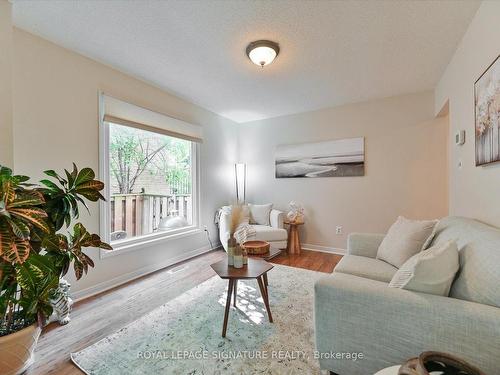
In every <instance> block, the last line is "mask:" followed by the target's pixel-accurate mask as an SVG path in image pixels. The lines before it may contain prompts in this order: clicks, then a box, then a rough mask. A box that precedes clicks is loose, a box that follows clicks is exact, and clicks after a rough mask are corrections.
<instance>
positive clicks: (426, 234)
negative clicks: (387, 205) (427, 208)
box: [377, 216, 437, 268]
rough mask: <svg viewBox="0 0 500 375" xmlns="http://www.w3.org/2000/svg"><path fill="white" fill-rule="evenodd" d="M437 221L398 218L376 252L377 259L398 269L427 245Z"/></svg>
mask: <svg viewBox="0 0 500 375" xmlns="http://www.w3.org/2000/svg"><path fill="white" fill-rule="evenodd" d="M436 224H437V220H409V219H406V218H404V217H403V216H400V217H398V219H397V220H396V222H395V223H394V224H392V226H391V227H390V229H389V231H388V232H387V235H386V236H385V237H384V239H383V241H382V243H381V244H380V246H379V248H378V251H377V259H380V260H383V261H384V262H387V263H389V264H392V265H393V266H395V267H397V268H399V267H401V266H402V265H403V263H404V262H406V261H407V260H408V259H410V258H411V257H412V256H413V255H415V254H417V253H419V252H420V251H422V250H423V249H424V248H425V245H427V244H428V242H429V240H430V237H431V235H432V234H433V230H434V227H435V226H436Z"/></svg>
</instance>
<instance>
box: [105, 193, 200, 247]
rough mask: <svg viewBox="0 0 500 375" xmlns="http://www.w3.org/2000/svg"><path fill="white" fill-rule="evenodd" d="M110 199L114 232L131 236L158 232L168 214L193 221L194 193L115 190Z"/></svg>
mask: <svg viewBox="0 0 500 375" xmlns="http://www.w3.org/2000/svg"><path fill="white" fill-rule="evenodd" d="M110 203H111V233H112V234H113V233H117V232H121V231H123V232H126V233H127V236H126V237H127V238H130V237H136V236H142V235H145V234H150V233H154V232H157V231H158V227H159V225H160V221H161V220H162V219H163V218H166V217H167V216H172V217H173V216H180V217H183V218H184V219H186V221H187V222H188V223H192V222H193V218H192V213H193V210H192V199H191V194H175V195H157V194H145V193H138V194H113V195H112V196H111V199H110ZM112 239H113V238H112Z"/></svg>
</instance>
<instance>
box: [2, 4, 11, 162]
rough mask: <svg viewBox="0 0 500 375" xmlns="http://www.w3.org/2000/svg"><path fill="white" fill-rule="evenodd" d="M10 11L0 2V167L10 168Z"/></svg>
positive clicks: (9, 8) (9, 7) (8, 5)
mask: <svg viewBox="0 0 500 375" xmlns="http://www.w3.org/2000/svg"><path fill="white" fill-rule="evenodd" d="M11 58H12V11H11V4H10V3H9V2H8V1H3V0H2V1H0V165H7V166H10V167H12V165H13V154H12V152H13V151H12V86H11V76H12V60H11Z"/></svg>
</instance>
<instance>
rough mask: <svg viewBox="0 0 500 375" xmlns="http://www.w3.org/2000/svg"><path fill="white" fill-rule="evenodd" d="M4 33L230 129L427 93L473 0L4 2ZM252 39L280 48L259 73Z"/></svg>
mask: <svg viewBox="0 0 500 375" xmlns="http://www.w3.org/2000/svg"><path fill="white" fill-rule="evenodd" d="M13 4H14V6H13V17H14V23H15V25H16V26H18V27H20V28H22V29H25V30H27V31H29V32H31V33H34V34H37V35H40V36H42V37H44V38H46V39H49V40H51V41H53V42H55V43H57V44H59V45H62V46H64V47H66V48H69V49H72V50H75V51H77V52H80V53H82V54H84V55H86V56H89V57H91V58H94V59H96V60H98V61H102V62H104V63H107V64H109V65H112V66H114V67H116V68H118V69H120V70H122V71H124V72H127V73H129V74H131V75H134V76H136V77H139V78H141V79H143V80H146V81H148V82H151V83H154V84H155V85H156V86H159V87H161V88H163V89H165V90H167V91H169V92H172V93H174V94H176V95H178V96H180V97H182V98H185V99H187V100H189V101H191V102H193V103H196V104H198V105H200V106H202V107H204V108H207V109H209V110H211V111H213V112H216V113H218V114H220V115H222V116H225V117H228V118H230V119H232V120H234V121H237V122H246V121H251V120H257V119H263V118H269V117H275V116H281V115H286V114H291V113H298V112H304V111H309V110H314V109H319V108H324V107H332V106H335V105H339V104H345V103H350V102H357V101H362V100H367V99H373V98H379V97H386V96H392V95H397V94H401V93H408V92H416V91H422V90H427V89H432V88H434V86H435V85H436V83H437V81H438V79H439V77H440V76H441V74H442V72H443V71H444V69H445V67H446V64H447V63H448V61H449V59H450V58H451V56H452V54H453V52H454V50H455V48H456V46H457V44H458V42H459V41H460V39H461V37H462V35H463V34H464V32H465V30H466V28H467V26H468V24H469V22H470V20H471V19H472V17H473V15H474V14H475V12H476V10H477V8H478V6H479V2H477V1H454V0H452V1H370V2H368V1H292V0H290V1H240V0H236V1H213V0H205V1H171V0H164V1H152V0H141V1H137V0H129V1H88V0H85V1H84V0H80V1H53V0H51V1H46V0H35V1H32V0H27V1H26V0H25V1H22V0H13ZM257 39H271V40H274V41H276V42H278V43H279V44H280V48H281V52H280V55H279V56H278V58H277V59H276V60H275V62H274V63H273V64H272V65H270V66H267V67H265V68H264V69H261V68H259V67H257V66H256V65H253V64H252V63H251V62H250V61H249V60H248V58H247V57H246V55H245V47H246V46H247V44H248V43H249V42H251V41H254V40H257Z"/></svg>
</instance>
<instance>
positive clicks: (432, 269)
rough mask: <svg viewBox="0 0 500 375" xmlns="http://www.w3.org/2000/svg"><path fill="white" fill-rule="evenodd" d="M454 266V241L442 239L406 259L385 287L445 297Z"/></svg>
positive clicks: (451, 280) (456, 251)
mask: <svg viewBox="0 0 500 375" xmlns="http://www.w3.org/2000/svg"><path fill="white" fill-rule="evenodd" d="M458 267H459V265H458V249H457V244H456V243H455V241H446V242H444V243H442V244H437V245H434V246H432V247H431V248H430V249H428V250H424V251H421V252H420V253H418V254H415V255H414V256H412V257H411V258H410V259H408V260H407V261H406V262H405V264H403V265H402V266H401V268H400V269H399V270H398V272H396V274H395V275H394V277H393V278H392V280H391V282H390V283H389V287H391V288H401V289H407V290H413V291H414V292H421V293H428V294H436V295H441V296H445V297H448V294H450V288H451V284H452V282H453V279H454V277H455V274H456V273H457V271H458Z"/></svg>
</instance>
